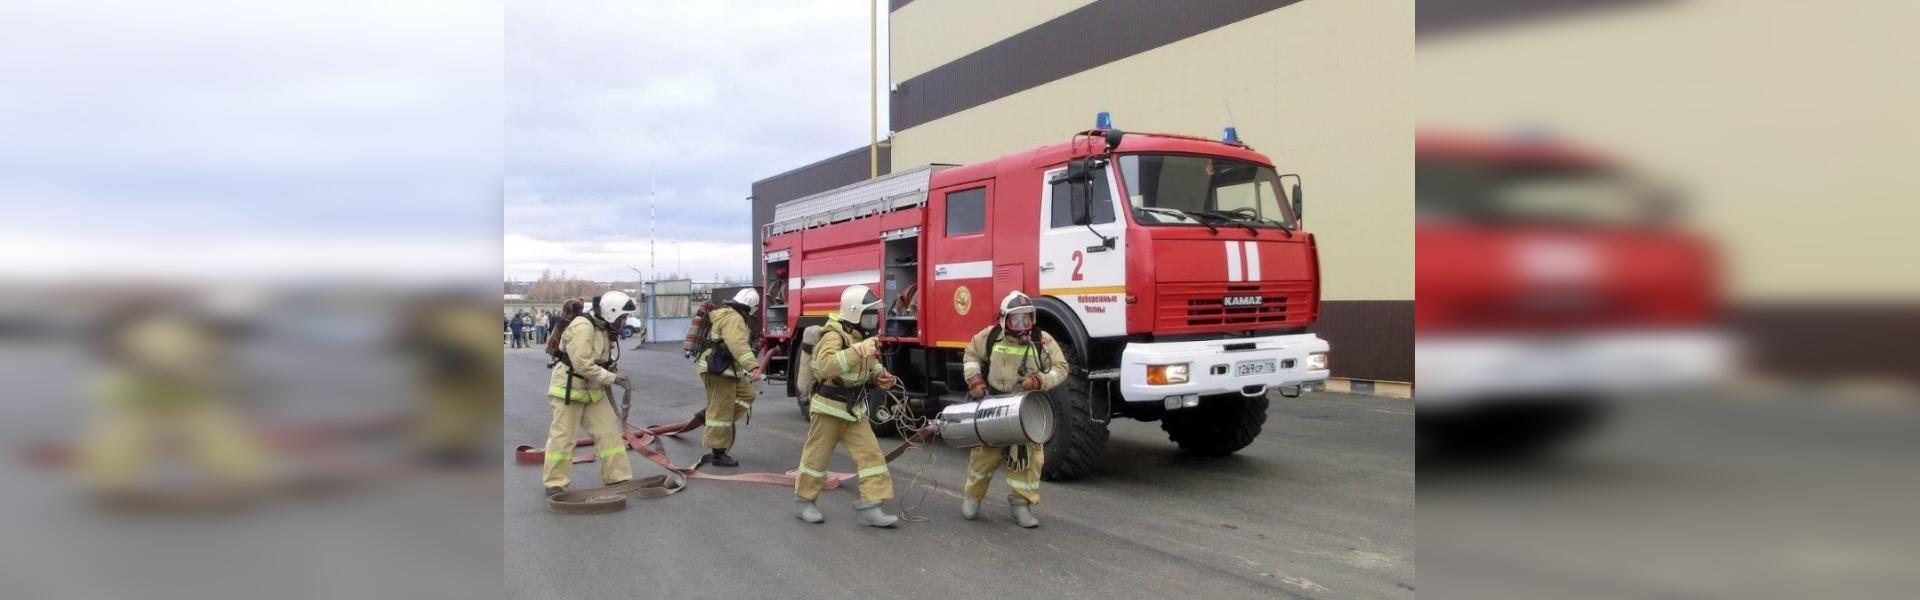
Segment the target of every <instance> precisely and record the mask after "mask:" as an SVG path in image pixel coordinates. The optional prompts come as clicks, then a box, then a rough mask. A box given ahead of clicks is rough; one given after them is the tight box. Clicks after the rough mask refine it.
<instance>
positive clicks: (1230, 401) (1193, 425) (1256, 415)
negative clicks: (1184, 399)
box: [1160, 394, 1267, 456]
mask: <svg viewBox="0 0 1920 600" xmlns="http://www.w3.org/2000/svg"><path fill="white" fill-rule="evenodd" d="M1266 423H1267V397H1266V396H1265V395H1261V396H1259V397H1254V398H1248V397H1245V396H1241V395H1239V394H1223V395H1218V396H1202V397H1201V398H1200V405H1199V406H1195V407H1193V408H1187V409H1180V410H1170V411H1167V416H1166V417H1165V418H1163V419H1161V420H1160V429H1162V430H1165V431H1166V432H1167V437H1168V438H1171V439H1172V440H1173V443H1175V444H1179V445H1180V449H1181V450H1185V451H1187V452H1191V453H1194V454H1198V455H1201V456H1226V455H1228V454H1233V453H1234V452H1238V451H1239V450H1240V449H1241V448H1245V447H1247V444H1251V443H1253V438H1256V437H1259V436H1260V428H1261V426H1263V425H1266Z"/></svg>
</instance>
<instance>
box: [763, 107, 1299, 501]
mask: <svg viewBox="0 0 1920 600" xmlns="http://www.w3.org/2000/svg"><path fill="white" fill-rule="evenodd" d="M1100 117H1101V118H1100V119H1099V125H1098V127H1097V128H1095V129H1093V130H1089V131H1085V132H1081V133H1079V134H1076V135H1074V136H1072V137H1071V138H1070V139H1069V140H1068V141H1066V142H1063V143H1058V144H1053V145H1048V146H1042V147H1039V148H1034V149H1032V150H1027V151H1024V152H1017V153H1013V154H1008V155H1005V156H1002V157H1000V158H997V159H993V160H988V161H985V162H980V163H976V164H971V165H964V166H953V165H929V166H924V167H920V168H915V169H910V170H905V171H900V172H897V173H893V174H890V175H887V176H884V177H879V178H875V179H872V180H868V181H864V182H860V183H856V184H852V185H848V186H845V187H841V188H838V189H834V190H830V191H827V192H823V193H820V194H816V195H813V196H809V197H806V198H801V199H797V200H793V201H789V202H785V203H782V204H780V205H779V206H777V207H776V208H775V211H774V218H773V220H772V221H771V222H770V223H768V224H766V225H765V226H764V228H765V229H764V231H763V233H764V240H765V242H764V246H765V247H764V249H763V250H764V253H765V264H764V265H762V266H763V268H764V269H765V271H764V274H765V277H766V279H765V281H766V284H767V289H768V293H767V294H766V296H767V299H766V301H765V302H766V307H765V309H764V310H763V311H762V314H763V315H764V319H765V321H764V328H765V329H764V335H765V339H766V344H767V346H768V354H769V361H770V363H769V364H770V367H769V373H771V374H775V375H776V376H778V375H781V374H790V373H791V371H792V368H793V365H791V364H789V363H792V362H793V361H792V360H790V359H789V357H793V356H797V355H798V344H799V339H798V338H799V336H798V335H797V334H798V333H799V332H801V331H803V330H804V328H806V327H808V326H811V325H814V324H818V323H822V322H824V321H825V320H826V316H827V315H828V314H829V313H831V312H832V311H833V310H835V308H836V304H837V301H838V299H839V297H840V292H841V290H843V289H844V288H845V287H846V286H849V285H855V284H864V285H868V286H871V287H873V289H874V290H875V291H876V292H879V293H880V296H881V298H882V300H883V301H884V302H885V303H886V307H887V309H886V311H885V314H884V316H883V318H884V322H883V325H882V331H881V334H880V339H881V340H882V342H883V343H885V344H886V345H887V346H886V351H885V352H884V358H883V360H884V361H885V362H886V364H887V366H888V368H889V369H891V370H892V371H893V372H894V373H896V374H898V375H900V376H901V379H902V381H903V382H904V384H905V385H904V388H905V391H906V393H907V397H908V398H909V404H910V409H911V410H914V411H915V412H917V413H919V414H933V413H935V412H937V411H938V410H939V409H940V407H941V406H942V405H943V404H950V403H954V402H963V401H965V393H964V392H965V390H966V386H965V385H964V383H963V382H962V377H961V354H962V352H963V349H964V348H965V346H966V344H967V342H968V340H969V339H971V338H972V337H973V335H974V334H975V333H977V332H979V331H980V330H982V329H984V328H986V327H989V326H991V325H993V324H994V322H995V321H996V319H997V317H998V307H999V303H1000V300H1001V298H1002V297H1004V296H1006V294H1007V293H1008V292H1011V291H1013V290H1021V291H1023V292H1025V293H1027V294H1028V295H1030V296H1032V297H1033V300H1034V304H1035V305H1036V307H1037V309H1038V312H1039V316H1040V318H1039V325H1040V328H1041V329H1043V330H1045V331H1047V332H1048V333H1050V334H1052V336H1053V338H1054V339H1055V340H1057V341H1058V342H1059V343H1060V344H1061V346H1062V350H1063V351H1064V353H1065V354H1066V356H1067V358H1068V360H1069V361H1070V362H1072V363H1073V364H1072V365H1071V376H1070V377H1069V378H1068V379H1067V381H1066V382H1065V383H1063V384H1062V385H1061V386H1060V387H1059V388H1056V389H1055V390H1054V391H1053V392H1052V393H1051V394H1050V396H1051V400H1052V404H1053V410H1054V417H1055V423H1056V426H1055V431H1056V434H1055V435H1054V437H1053V440H1052V441H1051V442H1049V443H1048V445H1047V461H1046V462H1047V464H1046V473H1045V475H1046V477H1047V478H1048V479H1055V480H1058V479H1071V478H1074V477H1078V476H1080V475H1082V474H1085V473H1086V472H1087V471H1088V470H1089V469H1090V468H1092V466H1093V464H1094V462H1095V460H1096V459H1097V458H1098V456H1099V454H1100V452H1101V449H1102V448H1103V447H1104V445H1105V444H1106V440H1107V429H1106V428H1107V422H1108V421H1109V420H1110V419H1111V418H1113V417H1125V418H1131V419H1137V420H1142V421H1154V420H1159V421H1160V422H1161V424H1162V425H1161V427H1162V429H1164V430H1166V432H1167V433H1168V434H1169V436H1170V437H1171V438H1172V440H1173V441H1174V442H1176V443H1177V444H1178V445H1179V446H1180V447H1181V448H1183V449H1185V450H1188V451H1191V452H1196V453H1200V454H1206V455H1224V454H1229V453H1232V452H1234V451H1237V450H1239V449H1240V448H1243V447H1245V446H1246V445H1247V444H1248V443H1250V442H1252V440H1253V438H1254V437H1255V436H1256V435H1258V434H1259V433H1260V429H1261V426H1262V425H1263V424H1264V422H1265V421H1266V409H1267V394H1268V391H1269V390H1274V391H1279V392H1280V393H1282V394H1283V395H1288V396H1294V395H1298V393H1299V392H1300V390H1301V388H1302V386H1310V385H1311V384H1314V383H1316V382H1320V381H1323V380H1325V379H1326V377H1327V373H1328V371H1327V352H1328V346H1327V342H1326V341H1324V340H1322V339H1320V338H1319V337H1317V336H1315V335H1313V334H1312V333H1308V332H1307V327H1308V326H1309V325H1311V324H1313V322H1314V319H1315V318H1316V317H1317V315H1318V312H1319V300H1320V274H1319V261H1318V255H1317V252H1316V249H1315V246H1314V238H1313V235H1312V234H1310V233H1307V232H1306V231H1304V230H1302V229H1301V227H1300V222H1301V221H1300V206H1301V205H1300V202H1301V195H1300V179H1299V177H1298V176H1294V175H1281V174H1279V173H1278V172H1277V171H1276V170H1275V169H1274V167H1273V163H1272V161H1270V160H1268V158H1267V157H1266V156H1264V155H1261V154H1259V153H1257V152H1255V151H1254V150H1253V149H1252V148H1251V147H1249V146H1247V145H1246V144H1244V143H1242V142H1241V141H1240V140H1239V139H1238V138H1237V135H1236V134H1235V132H1234V130H1233V128H1231V127H1229V128H1227V129H1226V130H1225V133H1224V135H1223V137H1222V139H1218V140H1216V139H1210V138H1202V137H1195V136H1186V135H1171V134H1154V133H1122V132H1121V131H1119V130H1117V129H1113V128H1112V127H1111V126H1110V125H1109V122H1108V120H1107V117H1106V115H1105V113H1102V114H1101V116H1100ZM1287 180H1291V186H1290V189H1289V190H1283V189H1282V187H1281V186H1282V183H1283V182H1284V181H1287ZM792 380H793V378H792V377H787V381H789V383H788V388H787V389H788V393H789V394H791V395H794V396H795V397H800V396H801V394H799V393H798V390H795V389H793V384H792V383H791V382H792ZM800 404H801V406H802V407H803V408H802V410H804V406H805V400H804V399H802V400H800Z"/></svg>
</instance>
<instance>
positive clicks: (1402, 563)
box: [502, 342, 1415, 599]
mask: <svg viewBox="0 0 1920 600" xmlns="http://www.w3.org/2000/svg"><path fill="white" fill-rule="evenodd" d="M623 346H624V347H627V348H631V347H632V346H633V343H632V342H626V343H624V344H623ZM506 352H507V361H506V382H505V383H506V385H505V390H506V399H505V400H506V401H505V407H506V408H505V410H506V419H505V422H504V425H505V431H506V437H507V439H506V440H505V442H506V444H505V446H506V447H507V448H511V447H512V446H513V445H515V444H522V443H525V444H533V445H536V446H537V445H540V444H541V443H542V442H543V440H544V439H545V436H546V430H547V424H548V421H549V418H550V417H549V411H548V409H547V404H546V399H545V388H546V382H547V370H546V368H545V366H546V360H545V354H544V353H542V352H540V351H539V350H538V349H520V350H507V351H506ZM624 352H625V356H624V357H623V358H622V360H621V365H622V366H623V368H624V369H626V370H627V371H628V372H630V373H633V375H634V379H635V381H636V382H637V383H638V384H639V385H640V388H639V391H637V392H636V394H635V396H634V402H633V404H634V406H633V416H632V418H631V421H632V422H633V423H634V424H635V425H649V424H657V423H665V422H673V421H680V420H684V419H685V418H686V417H688V416H690V415H691V414H692V413H693V412H694V411H696V410H699V409H700V408H701V407H702V406H703V405H704V400H703V398H704V395H703V393H702V391H701V389H700V384H699V380H698V378H697V377H696V376H695V375H694V372H693V367H692V366H691V364H690V363H689V362H688V361H686V360H684V359H683V358H681V356H680V352H679V347H678V345H677V344H676V345H649V346H646V347H645V348H644V349H639V350H625V351H624ZM760 387H761V397H760V400H759V401H758V402H757V403H756V405H755V410H754V415H753V421H752V424H751V425H748V426H745V427H742V428H741V429H740V432H739V438H738V440H739V441H738V442H736V447H735V448H734V449H733V451H732V453H733V454H734V455H735V456H736V457H738V458H739V459H740V462H741V466H740V467H739V468H737V469H717V468H713V467H709V468H708V469H709V470H712V471H713V472H718V473H732V472H752V471H766V472H785V471H787V470H790V469H793V468H794V467H795V465H796V464H797V462H798V460H799V455H800V445H801V443H802V441H803V440H804V439H805V436H806V421H805V419H804V417H803V416H802V415H801V414H800V412H799V410H798V408H797V407H796V406H795V403H794V401H793V399H791V398H788V397H786V396H785V393H784V388H783V387H782V386H780V384H779V383H777V382H772V383H762V384H760ZM1413 412H1414V411H1413V402H1412V401H1410V400H1397V399H1389V398H1381V397H1371V396H1353V395H1346V394H1333V393H1312V394H1306V395H1304V396H1302V397H1300V398H1283V397H1280V396H1279V395H1277V394H1276V395H1274V396H1273V400H1272V402H1271V408H1270V409H1269V413H1268V419H1267V424H1266V429H1265V431H1264V432H1263V433H1262V434H1261V436H1260V437H1259V439H1257V440H1255V441H1254V443H1253V444H1252V445H1251V446H1248V447H1247V448H1245V449H1243V450H1241V451H1240V452H1239V453H1237V454H1234V455H1232V456H1228V457H1224V458H1204V457H1196V456H1190V455H1186V454H1184V453H1182V452H1180V451H1179V449H1178V448H1176V447H1175V446H1174V445H1173V443H1172V442H1170V441H1168V440H1167V438H1166V435H1165V433H1164V432H1162V431H1161V430H1160V427H1159V424H1158V423H1141V422H1136V421H1130V420H1117V421H1115V422H1113V424H1112V428H1111V429H1112V438H1111V440H1110V441H1109V442H1108V444H1107V448H1106V452H1105V454H1104V455H1103V457H1102V459H1101V462H1100V465H1099V467H1098V468H1096V469H1095V470H1094V471H1093V472H1092V473H1090V474H1089V475H1087V476H1086V477H1084V478H1082V479H1079V480H1076V481H1071V482H1045V483H1044V484H1042V486H1041V491H1040V493H1041V503H1040V505H1038V506H1037V507H1036V510H1035V514H1036V516H1038V517H1039V518H1040V520H1041V522H1042V525H1041V527H1039V528H1038V529H1033V530H1025V529H1021V528H1019V527H1018V526H1016V525H1014V524H1013V522H1012V521H1011V520H1010V519H1009V518H1008V516H1007V504H1006V500H1005V497H1006V491H1007V490H1006V487H1005V483H1004V481H1002V480H1000V479H999V478H998V477H996V479H995V481H994V483H993V486H992V488H991V489H990V490H989V492H988V494H987V501H986V503H985V505H984V506H983V507H982V509H981V513H982V518H981V520H979V521H972V522H969V521H966V520H963V519H961V518H960V513H959V506H960V495H959V493H958V489H959V485H960V484H961V483H962V480H963V479H964V478H965V471H966V452H965V451H964V450H959V449H953V448H945V447H939V448H936V449H934V450H933V452H932V458H931V459H929V457H928V454H927V453H925V452H921V451H911V452H908V453H907V454H906V455H904V456H902V457H901V458H900V459H899V460H898V461H895V462H894V463H893V469H892V473H893V476H894V486H895V490H896V494H897V495H898V496H899V499H897V500H895V501H893V502H889V503H888V509H889V510H890V511H894V512H898V511H900V510H901V509H902V508H903V506H904V507H905V508H906V509H907V511H906V513H907V514H908V515H917V516H924V517H926V518H927V520H926V521H924V522H906V521H903V522H901V523H900V524H899V525H897V526H896V527H894V528H893V529H890V530H883V529H875V528H871V527H863V526H860V525H858V524H857V523H856V522H855V521H854V520H853V509H852V507H851V506H850V504H851V503H852V502H853V501H854V500H855V499H856V495H855V492H854V491H853V487H854V486H851V485H848V486H843V487H842V488H841V489H838V490H829V491H827V492H826V493H825V494H823V495H822V496H821V498H820V502H819V505H820V508H821V511H822V512H824V513H826V516H827V522H826V523H824V524H820V525H810V524H807V523H803V522H801V521H799V520H798V519H795V518H794V517H793V500H792V499H793V491H792V490H791V489H789V488H786V487H783V486H773V485H765V484H752V483H737V482H723V481H703V480H693V481H690V482H689V484H688V488H687V489H686V490H685V491H683V492H681V493H679V494H677V495H674V496H669V497H667V498H664V499H656V500H633V501H631V502H630V504H629V506H628V508H627V510H625V511H623V512H619V513H613V514H607V515H591V516H569V515H558V514H552V513H548V512H546V510H545V508H544V502H545V497H544V495H543V494H542V491H541V487H540V483H539V479H540V475H539V468H538V467H537V466H532V465H518V464H514V462H513V457H512V453H511V452H503V453H502V460H503V461H504V463H505V464H506V469H507V472H506V477H505V483H504V487H505V498H504V504H505V540H506V544H507V556H506V565H505V567H506V584H507V589H508V594H509V597H513V598H606V597H641V598H646V597H665V596H672V597H680V598H750V597H766V596H773V597H792V598H894V597H913V596H921V595H925V594H939V595H951V593H952V592H956V591H964V592H965V593H966V594H967V595H968V596H970V597H1027V598H1050V599H1059V598H1133V597H1178V598H1253V597H1261V598H1272V597H1283V598H1284V597H1302V598H1381V597H1392V598H1411V597H1413V596H1414V592H1415V586H1414V566H1413V563H1414V560H1413V555H1414V464H1415V461H1414V417H1413ZM697 433H698V432H697V431H696V432H692V433H690V434H687V435H683V436H681V437H680V438H669V439H668V440H667V441H666V447H667V451H668V453H669V454H670V455H671V456H672V457H673V461H674V463H675V464H688V463H691V462H692V461H693V460H694V459H695V458H697V457H698V455H699V454H700V453H702V452H704V449H702V448H700V445H699V436H698V435H697ZM897 443H898V439H897V438H882V439H881V445H882V449H883V450H884V449H890V448H892V446H893V445H895V444H897ZM630 456H631V457H632V459H633V464H634V470H635V474H636V476H646V475H650V474H655V473H658V472H660V471H659V469H658V468H657V467H656V466H654V465H653V463H650V462H647V461H645V460H642V459H640V458H639V455H638V454H630ZM929 460H931V465H930V466H928V464H929ZM833 470H835V471H841V472H851V471H852V470H853V469H852V462H851V461H850V460H848V459H847V457H846V455H845V452H844V451H838V452H836V455H835V457H834V461H833ZM916 474H918V475H920V482H921V484H920V485H918V486H916V485H915V483H914V479H915V477H916ZM595 485H599V470H598V466H597V465H596V464H593V463H587V464H581V465H575V469H574V485H573V487H574V489H582V488H585V487H591V486H595Z"/></svg>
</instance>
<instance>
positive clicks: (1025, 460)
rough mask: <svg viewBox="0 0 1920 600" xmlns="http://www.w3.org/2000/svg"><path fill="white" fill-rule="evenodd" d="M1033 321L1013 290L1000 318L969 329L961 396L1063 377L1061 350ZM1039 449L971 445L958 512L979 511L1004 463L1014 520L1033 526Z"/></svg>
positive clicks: (1043, 384) (1029, 305) (1029, 307)
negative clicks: (964, 391)
mask: <svg viewBox="0 0 1920 600" xmlns="http://www.w3.org/2000/svg"><path fill="white" fill-rule="evenodd" d="M1033 324H1034V310H1033V301H1032V300H1030V299H1028V298H1027V295H1026V294H1022V293H1020V292H1019V291H1014V292H1012V293H1009V294H1007V297H1006V298H1005V299H1003V300H1001V301H1000V322H999V323H998V324H996V325H994V326H993V327H988V328H986V329H985V330H982V331H981V332H980V333H978V334H975V335H974V336H973V341H972V342H969V343H968V344H967V350H966V354H965V355H964V357H963V358H962V360H963V361H964V364H963V365H962V373H963V374H964V375H965V376H966V379H967V396H969V397H971V398H973V399H975V400H979V399H980V398H983V397H986V396H987V395H989V394H993V395H999V394H1011V393H1014V392H1017V391H1022V390H1050V389H1053V387H1054V386H1057V385H1060V382H1061V381H1065V380H1066V378H1067V369H1068V368H1069V367H1068V364H1067V357H1066V355H1065V354H1063V353H1061V351H1060V345H1059V344H1056V343H1054V341H1053V336H1050V335H1047V333H1046V332H1044V331H1039V330H1037V329H1034V326H1033ZM1045 449H1046V447H1045V446H1043V445H1041V444H1020V445H1016V446H1011V447H994V446H976V447H974V448H973V450H972V451H969V452H968V453H967V459H968V460H967V484H966V496H967V497H966V498H965V499H964V500H962V501H961V504H960V515H961V516H963V517H966V518H967V519H968V520H972V519H975V518H977V517H979V516H980V500H981V499H982V498H985V497H986V496H987V485H988V484H990V483H992V482H993V473H994V471H997V470H999V469H1000V467H1001V466H1002V465H1005V467H1006V470H1007V488H1008V491H1009V493H1008V494H1007V504H1009V505H1010V506H1012V512H1013V519H1014V521H1015V522H1017V523H1019V524H1020V526H1021V527H1039V526H1040V521H1039V520H1038V519H1035V518H1034V517H1033V510H1032V508H1031V507H1032V506H1033V505H1036V504H1039V503H1040V466H1041V463H1042V461H1044V460H1045Z"/></svg>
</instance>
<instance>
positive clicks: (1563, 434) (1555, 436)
mask: <svg viewBox="0 0 1920 600" xmlns="http://www.w3.org/2000/svg"><path fill="white" fill-rule="evenodd" d="M1608 408H1609V405H1608V404H1607V403H1606V402H1605V401H1604V400H1603V399H1601V398H1596V397H1586V396H1543V397H1529V398H1501V399H1489V400H1484V401H1482V402H1479V403H1475V404H1470V405H1466V406H1460V407H1447V408H1425V409H1421V410H1420V414H1419V416H1417V417H1415V418H1414V432H1415V434H1416V437H1415V440H1416V445H1415V448H1416V451H1417V453H1418V456H1419V457H1420V459H1422V460H1431V461H1437V462H1444V461H1458V462H1462V463H1474V462H1500V461H1527V460H1536V459H1543V458H1548V457H1550V456H1552V455H1553V454H1554V453H1555V452H1557V451H1559V450H1561V449H1563V448H1564V447H1566V446H1567V445H1569V444H1571V443H1572V442H1575V441H1577V440H1579V439H1580V438H1581V437H1582V436H1584V435H1586V434H1587V433H1588V432H1590V431H1592V430H1593V428H1594V426H1595V425H1596V424H1598V423H1601V422H1603V421H1604V420H1605V419H1606V417H1607V413H1608V410H1607V409H1608Z"/></svg>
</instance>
